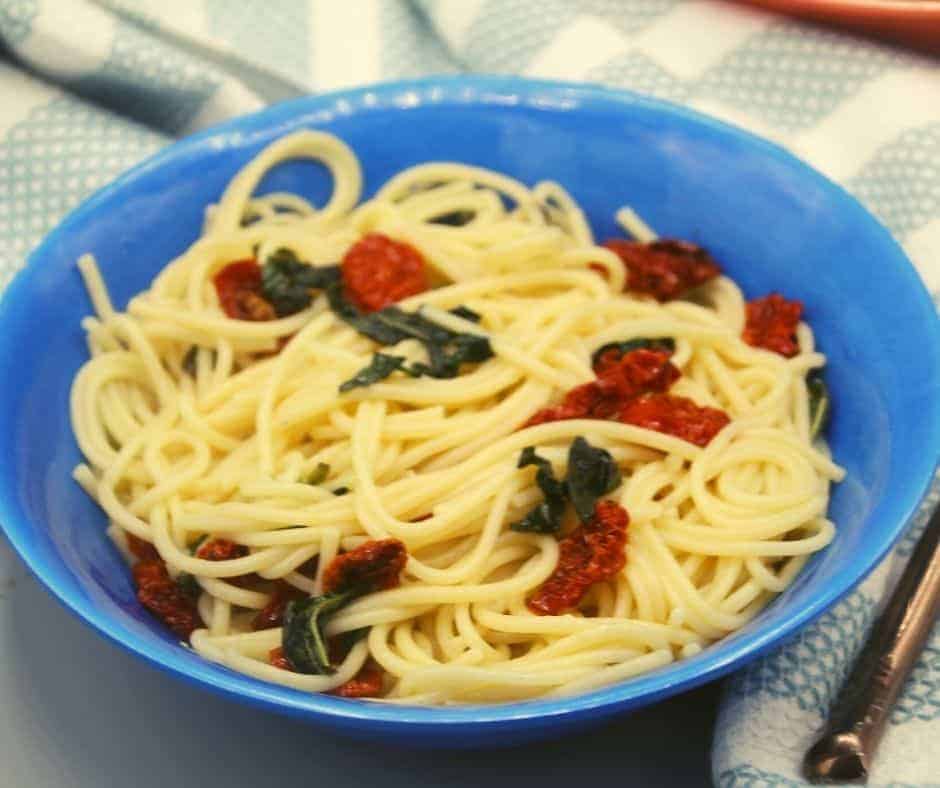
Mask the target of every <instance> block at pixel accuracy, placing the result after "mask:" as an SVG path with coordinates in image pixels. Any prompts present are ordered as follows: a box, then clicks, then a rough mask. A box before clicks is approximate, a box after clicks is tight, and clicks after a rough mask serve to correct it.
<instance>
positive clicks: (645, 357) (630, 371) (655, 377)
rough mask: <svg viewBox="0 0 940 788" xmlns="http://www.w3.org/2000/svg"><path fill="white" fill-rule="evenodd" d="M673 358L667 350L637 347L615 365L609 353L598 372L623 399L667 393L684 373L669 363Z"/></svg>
mask: <svg viewBox="0 0 940 788" xmlns="http://www.w3.org/2000/svg"><path fill="white" fill-rule="evenodd" d="M670 355H671V354H670V353H669V352H668V351H666V350H649V349H647V348H637V349H636V350H631V351H630V352H629V353H627V354H626V355H623V356H621V357H620V358H619V360H617V361H616V362H613V359H612V358H610V357H609V351H608V353H605V354H604V356H602V357H601V360H600V363H599V364H598V365H597V367H596V368H595V373H596V374H597V376H598V378H601V379H602V380H607V381H610V382H612V383H614V384H615V385H616V386H617V390H618V391H619V392H620V393H621V394H622V395H623V396H624V397H635V396H636V395H637V394H644V393H647V392H650V391H666V390H667V389H668V388H669V387H670V386H671V385H672V384H673V383H675V382H676V381H677V380H678V379H679V377H680V375H681V374H682V373H680V372H679V370H678V369H677V368H676V367H675V366H674V365H673V364H672V362H671V361H670V360H669V357H670ZM612 362H613V363H612Z"/></svg>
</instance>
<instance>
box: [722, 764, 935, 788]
mask: <svg viewBox="0 0 940 788" xmlns="http://www.w3.org/2000/svg"><path fill="white" fill-rule="evenodd" d="M805 785H808V783H805V782H801V781H798V780H791V779H790V778H788V777H784V776H783V775H782V774H777V773H776V772H768V771H765V770H763V769H758V768H757V767H756V766H752V765H750V764H747V765H742V766H736V767H735V768H734V769H728V770H726V771H724V772H722V773H721V774H720V775H719V776H718V786H719V788H802V786H805ZM934 785H936V783H929V784H927V785H913V784H912V783H901V782H890V783H879V784H874V783H868V788H931V786H934Z"/></svg>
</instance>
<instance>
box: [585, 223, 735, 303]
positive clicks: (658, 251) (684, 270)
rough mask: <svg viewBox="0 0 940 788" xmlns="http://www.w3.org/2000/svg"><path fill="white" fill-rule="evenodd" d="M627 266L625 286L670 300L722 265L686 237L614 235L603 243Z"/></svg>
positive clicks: (697, 283) (700, 281)
mask: <svg viewBox="0 0 940 788" xmlns="http://www.w3.org/2000/svg"><path fill="white" fill-rule="evenodd" d="M604 246H605V247H606V248H607V249H610V250H611V251H612V252H614V254H616V255H617V256H618V257H619V258H620V259H621V260H623V264H624V265H625V266H626V268H627V285H626V289H627V290H632V291H634V292H637V293H646V294H648V295H651V296H653V298H655V299H656V300H657V301H671V300H672V299H674V298H678V297H679V296H681V295H682V294H683V293H685V292H686V291H687V290H691V289H692V288H693V287H698V286H699V285H702V284H705V282H707V281H708V280H709V279H714V278H715V277H716V276H718V275H719V274H720V273H721V268H720V267H719V266H718V264H717V263H716V262H715V261H714V260H713V259H712V257H711V255H710V254H709V253H708V252H706V251H705V250H704V249H702V247H700V246H696V245H695V244H692V243H689V242H687V241H674V240H670V239H663V240H658V241H652V242H651V243H639V242H637V241H627V240H625V239H619V238H614V239H611V240H609V241H606V242H605V243H604Z"/></svg>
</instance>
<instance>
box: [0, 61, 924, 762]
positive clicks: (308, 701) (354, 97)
mask: <svg viewBox="0 0 940 788" xmlns="http://www.w3.org/2000/svg"><path fill="white" fill-rule="evenodd" d="M507 97H513V98H512V101H514V102H517V103H524V104H528V105H543V106H557V105H558V104H559V103H561V104H571V103H573V104H575V105H576V106H577V108H578V109H585V110H591V109H608V110H609V109H612V108H614V107H618V106H619V107H623V108H629V107H631V106H640V107H645V108H648V109H654V110H656V111H658V112H660V113H662V114H664V115H668V116H671V117H672V118H674V119H675V120H677V121H678V122H680V123H684V124H693V125H699V126H705V127H709V128H711V129H712V130H715V131H719V132H720V133H722V134H725V135H730V136H732V137H734V138H737V140H739V141H741V142H744V143H746V144H747V145H749V146H751V147H753V148H758V149H760V150H761V151H762V153H763V154H764V155H766V156H767V157H769V158H772V159H775V160H777V161H778V162H780V163H784V164H786V165H787V166H789V167H791V168H795V169H798V170H800V171H801V174H802V176H804V177H805V178H806V179H808V180H810V181H812V182H814V184H815V185H816V186H817V187H819V188H821V189H822V190H823V191H824V192H825V193H827V194H828V196H830V197H831V198H832V199H833V201H834V202H837V203H839V204H840V205H841V208H842V209H844V210H846V211H850V212H852V213H853V214H854V215H855V217H856V218H857V220H858V221H859V222H861V223H865V224H869V225H871V224H873V225H875V226H877V227H878V229H879V230H880V231H881V232H882V233H884V235H885V236H886V238H887V239H890V234H888V231H887V230H885V229H884V227H882V226H881V225H880V224H879V223H878V221H877V220H876V219H875V218H874V217H873V216H872V215H871V214H870V213H868V211H867V210H865V208H863V207H862V206H861V204H860V203H859V202H858V201H857V200H856V199H855V198H854V197H852V196H851V195H850V194H849V193H848V192H846V191H845V190H844V189H842V188H841V187H839V186H838V185H836V184H835V183H833V182H832V181H830V180H829V179H827V178H826V177H825V176H823V175H822V174H821V173H819V172H818V171H816V170H815V169H813V168H812V167H810V166H809V165H808V164H806V163H805V162H803V161H801V160H800V159H798V158H796V157H795V156H793V155H792V154H791V153H789V152H788V151H787V150H785V149H784V148H782V147H780V146H778V145H776V144H775V143H772V142H769V141H768V140H765V139H763V138H761V137H758V136H756V135H754V134H751V133H750V132H748V131H745V130H743V129H740V128H738V127H735V126H733V125H730V124H728V123H725V122H723V121H719V120H717V119H715V118H712V117H710V116H707V115H703V114H701V113H699V112H696V111H694V110H691V109H688V108H686V107H683V106H679V105H676V104H672V103H670V102H667V101H663V100H660V99H655V98H650V97H647V96H641V95H638V94H635V93H632V92H630V91H628V90H622V89H619V88H607V87H603V86H598V85H588V84H583V83H576V82H557V81H550V80H531V79H526V78H521V77H496V76H493V77H490V76H444V77H429V78H423V79H416V80H404V81H396V82H384V83H378V84H375V85H369V86H365V87H361V88H355V89H351V90H340V91H335V92H331V93H324V94H320V95H316V96H307V97H302V98H297V99H292V100H290V101H286V102H283V103H280V104H276V105H274V106H271V107H269V108H266V109H263V110H260V111H258V112H255V113H252V114H249V115H244V116H241V117H238V118H235V119H232V120H229V121H226V122H224V123H221V124H219V125H216V126H213V127H211V128H208V129H205V130H204V131H201V132H199V133H197V134H194V135H192V136H190V137H187V138H185V139H182V140H180V141H178V142H176V143H174V144H171V145H169V146H168V147H166V148H164V149H162V150H161V151H159V152H158V153H156V154H155V155H153V156H151V157H149V158H148V159H146V160H145V161H144V162H142V163H141V164H138V165H137V166H135V167H133V168H132V169H130V170H128V171H127V172H125V173H124V174H123V175H121V176H120V177H119V178H117V179H116V180H115V181H113V182H112V183H110V184H109V185H107V186H105V187H104V188H102V189H100V190H99V191H97V192H96V193H95V194H93V195H92V196H91V197H89V198H88V199H87V200H86V201H84V202H83V203H82V204H81V205H80V206H79V207H78V208H76V209H75V210H74V211H72V212H71V213H70V214H69V215H68V216H67V217H66V218H65V219H64V220H63V221H62V222H61V223H60V224H59V225H58V226H57V227H56V228H55V229H54V230H53V231H52V233H50V234H49V235H48V236H47V238H46V239H45V240H44V241H43V243H42V244H40V246H39V247H38V248H37V249H36V250H34V252H33V253H32V254H31V255H30V258H29V261H28V263H27V265H26V266H25V267H24V268H23V269H22V270H21V271H20V272H19V273H18V274H17V275H16V276H15V277H14V279H13V281H12V282H11V283H10V285H9V286H8V288H7V290H6V292H5V293H4V296H3V299H2V301H0V325H3V324H4V322H5V321H6V320H8V319H9V313H10V305H11V303H12V302H14V301H15V300H16V299H17V297H18V295H19V294H20V293H21V292H28V291H29V288H30V284H31V281H32V279H33V278H34V276H35V275H36V269H37V266H34V265H33V264H32V263H33V262H34V260H36V259H38V258H39V257H40V256H41V252H42V249H43V248H44V247H45V246H47V245H50V244H54V243H56V242H57V240H58V239H59V238H60V237H62V236H67V235H68V234H69V233H70V231H71V230H72V228H73V227H76V226H80V225H81V224H82V223H83V222H85V221H87V220H88V219H90V218H92V217H93V215H94V214H95V212H96V211H98V210H99V209H100V206H102V205H103V204H104V203H105V202H106V201H107V200H108V199H110V198H111V197H112V196H113V195H114V194H115V193H117V192H120V191H121V190H122V189H123V188H124V187H125V185H127V184H129V183H132V182H133V181H134V180H135V179H136V178H137V177H139V176H141V175H142V174H144V173H148V172H150V171H152V170H157V169H160V168H161V167H162V166H164V165H165V164H167V163H170V162H172V160H173V159H174V158H175V157H176V156H177V155H179V154H180V153H181V152H183V151H186V150H189V149H190V148H194V147H198V146H199V145H200V144H202V143H203V141H205V140H208V139H210V138H219V137H224V136H225V135H235V136H236V137H242V136H244V135H250V134H251V133H252V132H253V131H255V130H261V129H270V128H272V127H277V125H278V124H279V123H280V122H281V121H288V120H291V119H293V118H294V117H295V116H297V115H298V114H312V113H315V112H317V111H321V112H327V113H343V114H355V112H356V111H357V110H359V111H361V110H366V109H368V108H372V107H375V106H377V105H379V106H394V105H398V106H402V107H406V106H414V105H415V104H420V103H421V102H423V101H428V102H440V101H449V102H453V103H458V104H471V105H481V106H486V105H488V104H489V105H501V106H504V105H505V104H506V103H507ZM888 246H889V248H891V249H892V250H893V255H892V258H891V259H886V261H885V263H886V265H892V266H897V268H898V272H897V273H898V274H899V275H900V276H902V277H904V278H906V279H907V280H908V284H909V285H910V293H911V295H912V297H915V298H919V299H923V300H924V301H925V302H926V303H927V304H930V303H931V302H930V298H929V295H928V294H927V291H926V289H925V288H924V286H923V283H922V282H921V280H920V277H919V276H918V274H917V273H916V271H915V269H914V267H913V265H912V264H911V263H910V261H909V260H908V259H907V257H906V255H905V254H904V252H903V251H902V250H901V248H900V247H899V246H898V245H897V243H896V242H894V241H893V240H890V243H889V244H888ZM932 308H933V307H932V304H931V309H932ZM927 334H928V336H929V337H930V338H931V344H932V347H930V348H928V349H927V352H929V353H932V354H933V355H934V356H935V357H936V356H938V355H940V321H936V322H934V323H933V324H932V325H931V326H930V327H929V328H927ZM923 415H924V417H925V422H924V425H923V427H924V435H925V436H926V438H925V444H926V447H927V448H929V449H930V450H931V451H925V452H924V454H923V455H922V456H921V457H918V458H915V460H914V463H913V465H914V467H913V470H912V473H911V474H910V476H909V477H908V479H907V483H906V489H905V490H904V497H905V498H906V499H907V500H906V503H905V504H903V505H902V506H901V510H900V512H896V515H897V516H896V522H894V523H893V525H892V526H891V530H890V531H889V533H888V538H886V539H885V540H884V544H883V545H882V546H881V548H880V551H879V552H878V553H877V555H875V556H874V557H873V558H872V559H871V560H870V561H869V562H867V563H865V564H861V565H856V566H853V567H852V569H851V571H850V570H848V569H845V570H842V571H841V572H839V573H838V574H837V575H835V576H834V577H833V578H832V579H831V581H830V582H829V584H828V586H826V587H825V588H824V589H822V590H821V592H820V594H819V595H818V596H817V597H816V598H814V599H813V601H812V603H811V604H809V605H806V606H805V607H802V608H801V609H799V610H797V611H795V613H794V615H793V616H792V617H791V618H790V619H788V620H787V621H786V622H784V623H782V624H779V625H776V626H773V627H765V628H763V629H761V630H758V631H756V632H754V633H749V634H747V635H746V636H742V637H739V638H737V639H736V640H735V641H734V643H733V644H730V645H727V646H726V647H725V649H724V650H723V652H721V653H717V652H711V650H709V649H706V650H704V651H703V652H702V653H700V654H699V655H697V656H696V657H693V658H691V659H685V660H681V661H678V662H674V663H671V664H670V665H668V666H666V667H665V668H663V669H660V670H657V671H654V672H651V673H649V674H645V675H642V676H639V677H635V678H632V679H629V680H628V681H626V682H621V683H618V684H614V685H612V686H609V687H605V688H603V689H600V690H595V691H592V692H588V693H585V694H581V695H574V696H571V697H566V698H560V699H552V700H535V701H525V702H515V703H503V704H493V705H474V706H468V707H442V708H439V707H418V706H399V705H390V704H376V703H363V702H356V701H349V700H345V699H341V698H335V697H332V696H328V695H320V694H309V695H304V694H300V693H297V692H296V691H293V690H286V689H285V688H282V687H280V686H279V685H274V684H268V683H265V682H261V681H258V680H256V679H252V678H250V677H247V676H243V675H241V674H238V673H235V672H234V671H227V672H224V673H217V674H213V675H207V674H203V675H195V674H193V672H192V671H191V670H190V669H189V667H188V666H187V665H186V664H185V663H181V662H178V661H177V660H175V659H170V658H168V659H165V660H164V659H158V658H155V657H154V656H153V655H152V654H150V653H148V652H147V651H146V650H145V648H144V647H143V646H144V643H142V642H140V641H138V639H137V638H136V637H135V636H133V635H131V634H130V633H128V632H125V631H121V630H120V628H118V627H117V626H115V624H114V622H113V621H111V620H110V619H109V617H108V616H106V615H105V614H103V613H102V611H100V610H98V609H96V608H95V606H94V605H93V604H92V603H91V602H90V601H89V600H87V599H82V598H81V597H80V596H77V595H74V594H72V593H70V592H69V591H68V590H67V589H63V588H61V587H59V586H58V584H57V583H56V581H55V580H54V579H53V578H50V576H49V574H48V573H47V571H46V570H47V566H46V562H45V561H44V560H43V559H42V558H41V557H40V556H37V555H35V554H33V553H32V552H31V550H30V549H29V545H28V540H26V539H25V534H26V533H27V532H28V531H29V529H30V527H31V526H30V525H29V523H28V522H25V521H22V520H21V519H20V518H18V517H17V516H15V515H14V510H15V508H16V506H15V504H14V502H11V501H8V500H6V499H4V498H2V497H0V527H2V528H3V530H4V531H5V533H6V535H7V537H8V538H9V540H10V543H11V544H12V545H13V547H14V548H15V549H16V551H17V552H18V553H19V555H20V556H21V558H22V559H23V561H24V562H25V563H26V565H27V567H28V568H29V569H30V571H31V572H32V573H33V574H34V575H35V577H36V578H37V579H38V580H39V581H40V582H41V583H42V584H43V585H44V586H45V587H46V588H47V589H48V590H49V591H50V593H51V594H52V595H53V596H54V597H55V598H57V599H58V600H59V601H60V602H61V603H62V604H63V605H65V607H66V608H67V609H68V610H70V611H71V612H72V613H74V614H75V615H77V616H78V617H79V618H80V619H82V620H83V621H85V622H86V623H87V624H89V625H90V626H91V627H93V628H94V629H96V630H97V631H98V632H100V633H101V634H102V635H104V636H105V637H107V638H108V639H110V640H112V641H114V642H115V643H117V644H118V645H120V646H122V647H123V648H125V649H127V650H128V651H130V652H131V653H132V654H135V655H136V656H138V657H140V658H142V659H143V660H145V661H147V662H148V663H150V664H152V665H155V666H156V667H158V668H160V669H161V670H165V671H167V672H168V673H170V674H172V675H175V676H178V677H180V678H182V679H184V680H186V681H188V682H191V683H193V684H195V685H197V686H199V687H203V688H208V689H210V690H213V691H215V692H218V693H220V694H223V695H227V696H231V697H233V698H236V699H239V700H242V701H245V702H248V703H251V704H253V705H256V706H260V707H264V708H268V709H271V710H274V711H278V712H281V713H285V714H289V715H291V716H297V717H303V718H307V719H309V720H311V721H316V722H319V723H320V724H324V725H332V726H334V727H337V728H339V729H346V730H347V731H350V732H353V731H357V730H358V731H360V732H368V731H372V732H380V731H381V730H385V731H389V732H391V731H392V730H396V731H399V732H400V729H402V728H409V729H411V730H412V731H414V732H419V731H420V730H422V729H424V730H428V729H430V728H434V729H436V730H440V729H441V728H442V727H446V728H450V729H451V730H453V732H454V733H455V734H456V733H458V732H459V731H460V730H464V731H466V732H467V733H471V731H472V730H480V729H482V728H486V729H492V728H500V727H504V726H505V727H506V728H509V727H516V726H517V725H518V724H519V723H522V722H527V723H529V724H531V725H533V727H536V726H537V727H544V726H546V725H551V724H552V723H551V721H552V720H553V719H555V720H558V721H559V722H560V721H561V719H565V720H567V721H568V722H572V723H573V722H576V721H578V720H581V721H586V720H587V719H589V718H590V717H591V716H593V714H597V713H598V712H600V714H601V715H603V716H607V715H608V714H611V713H615V712H617V711H625V710H628V709H632V708H636V707H639V706H642V705H646V704H648V703H652V702H654V701H656V700H660V699H664V698H666V697H669V696H671V695H674V694H676V693H679V692H681V691H683V690H688V689H691V688H693V687H696V686H698V685H701V684H704V683H706V682H709V681H712V680H714V679H716V678H719V677H721V676H723V675H725V674H727V673H729V672H730V671H731V670H733V669H735V668H740V667H742V666H743V665H744V664H746V663H747V662H750V661H752V660H754V659H756V658H757V657H759V656H761V655H763V654H765V653H766V652H767V651H769V650H770V649H772V648H773V647H775V646H777V645H780V644H781V643H782V642H783V641H784V640H785V639H786V638H788V637H789V636H792V635H794V634H795V633H796V632H797V631H798V630H799V629H800V628H802V627H803V626H805V625H806V624H807V623H809V622H811V621H812V620H814V619H815V618H817V617H818V616H819V615H821V614H822V613H823V612H825V611H826V610H827V609H829V608H830V607H831V606H832V605H834V604H835V603H836V602H838V601H839V600H840V599H841V598H843V597H844V596H845V595H846V594H848V593H849V592H850V591H851V590H852V589H853V588H854V587H855V586H856V585H858V583H860V582H861V581H862V580H863V579H864V578H865V577H866V576H867V575H868V574H869V573H870V572H871V571H872V570H873V569H874V567H875V566H876V565H877V564H878V563H879V562H880V561H881V560H882V559H883V558H884V556H885V555H886V554H887V553H888V551H889V550H890V548H891V547H892V546H893V544H894V543H895V542H896V541H897V539H898V538H899V537H900V535H901V534H902V532H903V530H904V526H905V525H906V524H907V523H908V522H909V521H910V519H911V518H912V517H913V515H914V514H915V512H916V510H917V507H918V505H919V503H920V502H921V501H922V499H923V498H924V496H925V495H926V493H927V490H928V488H929V485H930V481H931V479H932V478H933V475H934V472H935V470H936V467H937V463H938V455H940V407H935V408H934V409H933V412H932V413H930V414H923ZM928 417H931V418H930V419H928ZM592 713H593V714H592ZM471 736H472V733H471ZM438 743H439V742H438ZM454 743H455V744H457V745H458V746H459V744H460V743H459V742H456V741H455V742H454Z"/></svg>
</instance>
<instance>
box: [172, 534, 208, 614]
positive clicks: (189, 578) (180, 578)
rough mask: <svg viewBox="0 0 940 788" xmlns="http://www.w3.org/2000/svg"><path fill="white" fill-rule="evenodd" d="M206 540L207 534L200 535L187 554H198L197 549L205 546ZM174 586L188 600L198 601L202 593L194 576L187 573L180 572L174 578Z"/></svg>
mask: <svg viewBox="0 0 940 788" xmlns="http://www.w3.org/2000/svg"><path fill="white" fill-rule="evenodd" d="M208 538H209V534H202V536H200V537H199V538H198V539H197V540H196V541H195V542H193V543H192V544H191V545H190V546H189V554H190V555H196V553H198V552H199V548H200V547H202V546H203V544H205V542H206V540H207V539H208ZM176 585H178V586H179V587H180V589H181V590H182V591H183V593H184V594H186V596H188V597H189V598H190V599H198V598H199V595H200V594H201V593H202V586H201V585H199V581H198V580H196V576H195V575H192V574H190V573H189V572H180V573H179V574H178V575H177V576H176Z"/></svg>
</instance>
